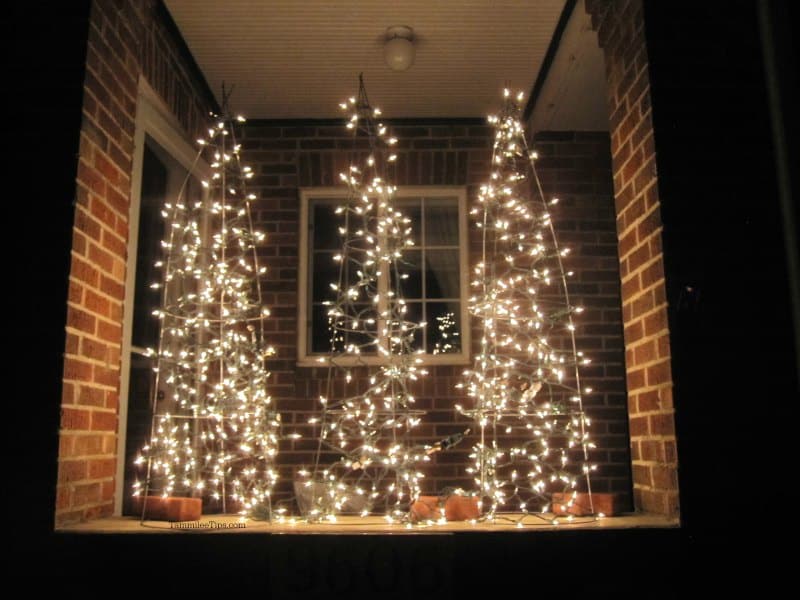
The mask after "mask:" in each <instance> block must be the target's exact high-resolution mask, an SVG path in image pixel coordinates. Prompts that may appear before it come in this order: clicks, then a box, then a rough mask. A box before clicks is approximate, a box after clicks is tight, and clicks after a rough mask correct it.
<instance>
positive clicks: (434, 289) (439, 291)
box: [425, 249, 460, 298]
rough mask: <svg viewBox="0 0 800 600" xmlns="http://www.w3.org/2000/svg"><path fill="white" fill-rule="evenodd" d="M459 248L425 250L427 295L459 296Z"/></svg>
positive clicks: (429, 296) (438, 296)
mask: <svg viewBox="0 0 800 600" xmlns="http://www.w3.org/2000/svg"><path fill="white" fill-rule="evenodd" d="M458 254H459V253H458V250H457V249H456V250H427V251H426V252H425V297H426V298H458V297H459V291H460V286H459V266H458Z"/></svg>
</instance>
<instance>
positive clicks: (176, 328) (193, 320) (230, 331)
mask: <svg viewBox="0 0 800 600" xmlns="http://www.w3.org/2000/svg"><path fill="white" fill-rule="evenodd" d="M234 120H235V121H236V122H238V123H241V122H244V119H243V118H242V117H236V118H235V119H231V118H222V117H216V116H214V124H213V126H212V127H210V128H209V129H208V135H207V136H206V137H205V138H203V139H200V140H198V144H199V145H200V151H199V153H198V155H197V159H196V164H197V162H198V161H199V160H200V159H201V157H204V156H205V157H208V162H209V164H210V165H211V177H210V179H209V180H207V181H203V182H202V187H203V189H204V190H206V191H207V193H206V195H205V196H204V197H203V198H201V199H198V200H194V198H190V197H188V196H189V191H190V181H191V180H192V179H191V177H192V174H191V173H189V174H187V177H186V180H185V181H184V184H183V186H182V187H181V190H180V192H179V194H178V197H177V198H176V199H175V200H174V201H170V200H169V199H167V200H166V201H165V204H164V208H163V211H162V213H161V214H162V216H163V217H164V219H165V231H166V239H164V240H163V242H162V248H163V251H164V258H163V259H162V260H160V261H158V262H157V263H156V266H157V267H159V268H160V270H161V272H162V281H160V282H158V283H156V284H154V287H156V288H158V289H160V290H161V305H160V307H159V308H158V309H157V310H156V311H155V312H154V314H155V316H156V317H157V318H158V319H159V321H160V333H159V340H158V348H157V349H150V350H149V351H148V354H149V355H150V356H151V357H153V358H154V359H155V361H156V362H155V364H156V366H155V368H154V371H155V384H154V397H153V407H154V411H153V420H152V428H151V435H150V440H149V442H148V443H147V445H146V446H145V447H144V448H143V449H142V453H141V455H140V456H139V457H138V458H137V463H138V464H142V465H143V464H146V465H147V470H146V471H147V472H146V476H145V479H144V481H141V482H136V483H135V485H134V495H136V496H139V495H143V496H145V497H147V496H148V495H153V494H156V495H160V496H164V497H166V496H193V497H202V498H204V499H206V500H207V504H208V505H209V506H210V508H211V509H212V510H221V511H222V512H228V511H229V510H236V511H238V512H240V513H241V514H246V515H251V516H257V517H261V518H268V519H271V518H272V499H271V496H272V489H273V487H274V485H275V482H276V480H277V470H276V469H275V467H274V463H275V456H276V454H277V449H278V440H279V435H280V429H281V422H280V415H279V414H278V413H277V411H276V409H275V405H274V403H273V401H272V399H271V397H270V396H269V394H268V393H267V379H268V377H269V373H268V372H267V370H266V367H265V361H266V360H267V358H268V357H269V356H270V355H272V354H273V353H274V350H273V349H272V348H271V347H270V346H269V345H268V344H267V340H266V337H265V326H264V325H265V321H266V319H267V318H268V317H269V314H270V313H269V310H268V309H267V308H266V307H264V306H263V303H262V296H261V289H260V285H259V276H260V275H263V274H264V273H265V271H266V269H265V268H264V267H261V266H259V261H258V252H257V248H258V246H259V245H261V244H262V242H263V241H264V239H265V236H264V234H263V233H261V232H258V231H256V230H255V229H254V227H253V220H252V215H251V208H250V204H251V202H252V201H253V200H255V198H256V196H255V195H254V194H249V193H248V192H247V181H248V180H249V179H251V178H252V177H253V170H252V169H251V168H250V167H247V166H244V165H242V164H241V162H240V151H241V147H240V145H239V144H237V143H236V137H235V132H234ZM160 394H163V395H164V397H163V398H160V396H159V395H160ZM145 510H146V508H143V514H144V512H145Z"/></svg>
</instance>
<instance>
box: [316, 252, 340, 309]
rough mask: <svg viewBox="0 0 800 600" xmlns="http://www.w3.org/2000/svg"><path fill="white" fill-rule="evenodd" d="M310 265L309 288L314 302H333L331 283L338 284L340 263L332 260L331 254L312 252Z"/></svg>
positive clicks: (334, 295)
mask: <svg viewBox="0 0 800 600" xmlns="http://www.w3.org/2000/svg"><path fill="white" fill-rule="evenodd" d="M311 256H312V259H311V260H312V261H313V262H312V264H311V268H310V271H311V281H312V284H311V287H312V290H313V292H312V299H313V301H314V302H323V301H325V300H335V299H336V292H335V291H334V290H333V289H331V284H332V283H334V284H335V283H338V282H339V269H340V266H341V263H338V262H336V261H334V260H333V256H334V253H333V252H314V253H313V254H312V255H311Z"/></svg>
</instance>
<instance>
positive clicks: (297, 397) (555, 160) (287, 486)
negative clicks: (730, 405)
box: [243, 121, 630, 499]
mask: <svg viewBox="0 0 800 600" xmlns="http://www.w3.org/2000/svg"><path fill="white" fill-rule="evenodd" d="M392 132H393V134H395V135H396V136H397V138H398V140H399V142H398V151H397V154H398V159H397V173H396V176H395V180H394V182H395V183H397V184H398V185H466V186H467V190H468V202H469V203H470V205H471V204H472V203H474V201H475V197H476V191H477V187H478V186H479V185H480V184H481V183H483V182H484V181H485V180H486V179H487V176H488V163H489V159H490V157H491V135H492V131H491V129H490V128H488V127H486V126H484V125H482V124H480V122H476V123H475V124H470V123H464V122H457V121H454V122H451V123H440V124H426V123H417V124H411V123H407V122H404V123H402V124H397V125H395V126H393V128H392ZM351 143H352V142H351V140H350V135H349V134H348V132H347V130H346V129H345V128H344V127H343V124H341V123H331V124H328V123H325V124H321V123H314V122H307V123H300V124H296V123H295V124H286V123H283V124H281V123H270V122H268V121H265V122H260V123H259V122H252V121H251V122H249V123H248V124H247V125H246V126H245V128H244V131H243V149H244V158H245V162H247V163H248V164H251V165H252V166H253V167H254V170H255V171H256V173H257V175H256V177H255V178H254V180H253V185H254V186H255V187H256V188H257V189H256V193H257V194H258V200H257V201H256V203H255V211H254V213H255V219H256V221H257V222H258V226H259V228H260V229H262V230H264V231H266V232H267V236H268V238H267V243H266V246H265V247H264V248H263V249H262V254H263V264H265V265H266V266H267V267H268V269H269V271H268V274H267V276H266V279H265V280H264V282H263V285H262V288H263V291H264V292H266V293H265V302H266V303H267V304H268V305H269V306H270V307H271V308H272V314H273V319H272V320H271V324H270V327H272V329H273V333H272V340H271V341H272V343H273V344H274V345H275V347H276V350H277V356H276V358H275V359H274V360H272V361H271V362H270V364H269V368H270V371H271V373H272V386H271V387H270V393H271V394H272V395H273V397H275V398H276V400H277V404H278V407H279V410H280V412H281V414H282V418H283V423H284V426H285V428H286V429H287V430H289V431H298V432H300V433H301V434H303V435H304V437H305V439H302V440H298V441H286V442H283V445H282V447H281V452H280V454H279V455H278V465H279V473H280V478H281V479H280V482H279V484H278V489H277V496H278V498H280V499H288V498H289V497H291V495H292V493H291V483H292V480H293V477H294V474H295V471H296V470H297V469H298V468H300V466H301V465H305V466H308V465H310V464H312V462H313V455H314V451H315V449H316V442H315V441H314V439H313V431H312V430H311V428H310V427H309V426H308V425H307V419H308V417H309V414H310V412H312V411H314V410H316V409H317V408H318V403H317V401H316V399H317V397H318V396H319V394H320V393H321V390H322V389H323V388H322V387H321V386H323V385H324V383H325V377H326V375H327V371H326V370H325V369H320V368H304V367H297V366H296V356H297V324H296V318H297V287H298V282H297V267H298V244H299V235H298V230H299V216H300V215H299V211H298V206H299V199H298V189H297V188H298V186H301V187H312V186H334V185H337V184H338V173H339V172H340V171H342V170H344V169H345V168H346V163H345V160H346V155H347V150H348V149H349V148H350V146H351ZM537 148H539V149H540V152H541V154H542V155H543V156H544V157H545V158H543V159H542V160H541V161H540V168H541V175H542V177H543V181H544V185H545V188H546V189H553V190H558V192H557V193H558V195H559V197H560V198H561V203H560V204H559V210H558V211H556V212H557V215H556V216H557V217H560V220H557V221H556V223H557V225H558V227H559V231H560V232H561V233H562V235H563V240H564V242H565V243H567V244H569V245H570V246H572V247H573V248H574V251H575V255H574V257H573V259H572V264H570V267H571V268H574V270H575V271H576V275H575V291H576V294H577V295H578V297H580V298H581V300H583V304H584V305H585V306H586V309H587V310H586V312H585V313H584V314H583V315H581V317H582V318H581V323H582V325H583V326H582V327H581V331H580V338H579V343H580V344H581V347H582V348H585V349H586V350H587V354H588V355H591V356H592V357H593V358H594V360H595V362H594V365H593V366H592V367H591V368H590V369H588V370H587V373H586V374H585V375H586V384H587V385H589V386H591V387H593V388H594V389H595V390H596V393H595V394H594V395H593V396H592V399H591V400H590V401H589V406H588V408H589V412H590V416H592V417H593V427H592V430H593V433H594V437H595V439H596V440H597V442H598V446H599V448H598V451H597V453H596V455H595V456H594V457H593V458H594V459H596V460H597V462H598V463H599V464H600V470H599V472H598V474H597V478H596V481H595V483H594V485H595V489H596V490H597V491H617V492H621V493H622V495H623V497H624V498H627V497H629V493H630V466H629V465H630V463H629V455H628V439H627V416H626V411H625V401H626V400H625V381H624V368H623V350H622V348H623V344H622V326H621V315H620V302H619V266H618V262H617V260H616V236H615V233H614V212H613V208H612V203H611V172H610V157H609V152H608V138H607V136H605V135H602V134H601V135H596V134H580V133H579V134H572V133H569V134H554V135H549V136H542V137H541V138H540V140H539V142H537ZM554 193H555V192H554ZM470 246H471V250H470V253H471V255H472V257H473V258H472V259H471V262H472V263H474V262H475V261H476V258H475V257H477V256H478V254H479V252H480V239H479V235H478V232H477V230H475V229H474V228H471V230H470ZM477 340H478V337H477V335H476V334H473V342H474V343H477ZM463 369H464V367H463V366H440V367H432V368H430V369H429V371H430V375H429V376H428V377H426V378H424V379H423V380H422V382H421V383H420V385H419V386H418V387H417V389H415V390H414V393H415V395H416V397H417V405H416V406H417V407H419V408H420V409H423V410H425V411H427V414H426V415H425V417H424V418H423V421H422V424H421V425H420V426H419V427H418V428H416V429H415V430H414V431H415V435H416V436H417V438H418V439H419V442H420V443H431V442H432V441H435V440H436V439H438V438H441V437H444V436H447V435H450V434H452V433H454V432H456V431H462V430H463V429H464V428H466V427H468V426H469V422H468V420H467V419H465V418H464V417H461V416H458V415H457V414H456V412H455V410H454V408H453V407H454V405H455V404H456V403H459V402H460V403H462V404H463V403H465V399H464V397H463V396H462V394H461V392H460V391H459V390H457V389H456V388H455V384H456V383H459V382H460V380H461V372H462V370H463ZM473 442H474V438H470V439H467V440H465V442H464V443H462V444H461V445H459V446H457V447H456V448H455V449H453V450H451V451H448V452H443V453H438V454H435V455H434V460H433V462H432V463H431V464H430V465H428V466H426V469H425V472H426V478H425V480H424V482H423V491H424V492H426V493H436V492H438V491H441V490H443V489H444V488H446V487H448V486H460V487H465V488H471V487H472V482H471V480H470V478H469V477H467V476H466V473H465V472H464V468H465V466H467V465H468V464H470V459H469V457H468V454H469V448H470V446H471V445H472V443H473Z"/></svg>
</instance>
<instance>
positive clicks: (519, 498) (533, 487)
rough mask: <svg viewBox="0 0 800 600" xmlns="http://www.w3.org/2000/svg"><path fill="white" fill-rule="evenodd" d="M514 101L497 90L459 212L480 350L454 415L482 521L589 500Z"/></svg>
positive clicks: (550, 250)
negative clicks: (485, 163) (465, 213)
mask: <svg viewBox="0 0 800 600" xmlns="http://www.w3.org/2000/svg"><path fill="white" fill-rule="evenodd" d="M521 100H522V94H519V95H517V96H513V95H512V94H511V93H510V92H509V91H508V90H506V91H505V92H504V105H503V109H502V111H501V112H500V114H499V115H496V116H491V117H489V122H490V124H491V125H492V126H493V127H494V132H495V133H494V136H495V137H494V145H493V150H492V163H491V173H490V179H489V181H488V182H487V183H486V184H485V185H483V186H482V187H481V189H480V194H479V197H478V202H477V205H476V206H475V207H474V208H473V210H472V211H471V213H472V215H473V218H474V220H475V222H476V225H477V227H478V228H479V230H480V233H481V258H480V262H479V263H478V264H477V265H476V266H475V267H474V273H473V279H472V282H471V288H472V289H471V294H472V295H471V297H470V299H469V309H470V313H471V314H472V315H474V317H475V319H476V320H477V322H478V324H479V330H480V336H479V339H480V346H479V350H478V353H477V355H476V356H475V358H474V362H473V365H472V367H471V369H469V370H468V371H466V372H465V380H464V383H463V387H464V388H465V390H466V392H467V403H466V404H465V405H464V406H459V407H458V409H459V410H460V411H461V412H462V413H463V414H465V415H467V416H469V417H471V418H472V419H474V421H475V423H476V431H477V432H478V434H479V441H478V443H477V444H476V445H475V446H474V448H473V452H472V455H471V457H472V459H473V463H472V464H471V465H470V467H469V468H468V472H470V473H471V474H472V476H473V477H474V481H475V485H476V487H477V489H478V492H477V493H478V494H479V495H480V497H481V509H482V518H484V519H488V520H494V519H495V518H497V515H498V513H499V512H500V511H504V512H513V513H515V514H517V515H519V517H518V519H519V520H521V519H524V518H526V516H527V515H528V514H532V513H535V514H539V513H544V512H548V511H549V509H550V503H551V496H552V494H553V493H554V492H559V493H567V494H569V495H568V498H574V497H575V496H574V494H575V493H576V492H578V491H588V492H589V493H590V494H591V484H590V479H589V473H590V471H591V470H593V469H594V467H593V466H592V465H590V464H589V450H590V448H591V447H593V445H592V443H591V442H590V440H589V436H588V427H589V420H588V419H587V417H586V414H585V413H584V409H583V400H582V398H583V394H584V393H586V390H581V384H580V374H579V371H578V367H579V365H580V364H587V363H588V362H589V360H588V359H587V358H586V357H584V356H583V354H582V353H581V352H579V351H578V350H577V347H576V342H575V325H574V323H573V316H574V315H575V314H576V313H579V312H581V310H582V309H581V308H580V307H577V306H574V305H573V304H572V302H571V301H570V297H569V290H568V285H567V280H568V277H569V276H570V275H571V272H569V271H567V270H565V262H566V261H567V260H568V259H567V256H568V254H569V250H568V249H567V248H560V247H559V245H558V241H557V238H556V230H555V226H554V223H553V219H552V217H551V213H550V211H551V210H552V209H553V208H554V205H555V204H556V203H557V202H558V200H557V199H551V200H546V199H545V196H544V193H543V190H542V185H541V182H540V180H539V177H538V175H537V174H536V168H535V159H536V158H537V156H536V153H535V152H532V151H531V150H530V149H529V147H528V144H527V141H526V139H525V131H524V128H523V125H522V123H521V122H520V102H521Z"/></svg>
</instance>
